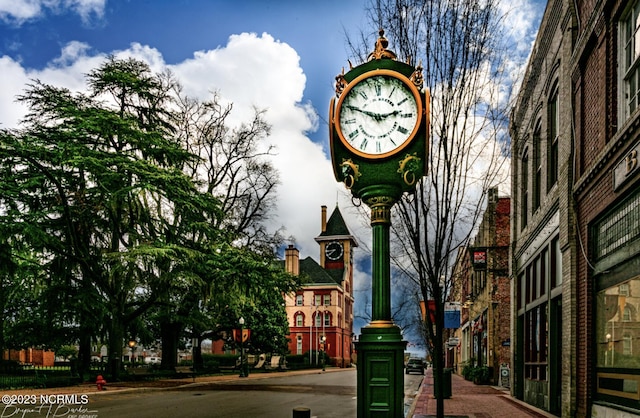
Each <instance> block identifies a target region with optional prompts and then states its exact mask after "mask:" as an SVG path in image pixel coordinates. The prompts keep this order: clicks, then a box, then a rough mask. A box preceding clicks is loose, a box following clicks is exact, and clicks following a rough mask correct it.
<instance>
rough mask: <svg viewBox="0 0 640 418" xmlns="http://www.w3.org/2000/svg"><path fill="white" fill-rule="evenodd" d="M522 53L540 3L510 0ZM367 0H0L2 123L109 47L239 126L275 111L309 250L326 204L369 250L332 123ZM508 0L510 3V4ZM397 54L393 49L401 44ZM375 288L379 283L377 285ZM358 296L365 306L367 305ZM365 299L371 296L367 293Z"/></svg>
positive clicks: (288, 198) (286, 219)
mask: <svg viewBox="0 0 640 418" xmlns="http://www.w3.org/2000/svg"><path fill="white" fill-rule="evenodd" d="M504 2H505V5H504V7H505V10H507V11H508V12H509V19H508V22H509V25H510V28H511V32H512V36H513V37H514V42H515V43H517V44H518V46H517V49H516V50H517V51H518V52H519V53H521V54H525V55H527V54H528V53H529V52H528V51H529V50H530V48H531V44H532V42H533V40H534V37H535V33H536V32H537V29H538V25H539V20H540V17H541V14H542V12H543V9H544V2H542V1H541V0H504ZM368 3H369V1H368V0H323V1H317V0H273V1H267V0H235V1H216V0H0V74H2V77H0V127H4V128H15V127H17V126H18V122H19V120H20V118H21V117H22V116H23V115H24V112H25V109H24V108H22V107H21V106H20V105H18V104H16V103H15V101H14V100H15V96H16V95H18V94H20V93H22V92H23V89H24V88H25V86H26V84H27V83H29V82H30V80H33V79H39V80H41V81H43V82H45V83H48V84H53V85H56V86H60V87H67V88H69V89H71V90H77V91H81V90H83V89H84V87H85V86H84V75H85V74H86V73H88V72H89V71H90V70H91V69H93V68H96V67H97V66H98V65H100V63H101V62H102V61H103V60H104V59H105V57H106V56H107V55H108V54H114V55H116V56H133V57H136V58H139V59H143V60H145V61H147V62H148V63H149V64H150V65H151V67H152V69H154V70H156V71H162V70H164V69H170V70H171V71H172V72H173V73H174V74H175V75H176V76H177V78H178V79H179V80H180V82H181V83H182V84H183V86H184V91H185V92H186V93H187V94H189V95H191V96H193V97H198V98H202V99H205V98H210V97H211V94H212V92H216V93H217V94H218V95H219V97H220V98H221V99H222V100H223V101H226V102H229V103H233V106H234V107H233V115H232V118H231V122H235V123H240V122H242V121H247V120H249V119H248V118H249V117H250V115H251V114H252V112H253V110H252V109H253V106H257V107H258V108H261V109H266V112H267V113H266V118H267V120H268V121H269V122H270V123H271V124H272V127H273V128H272V135H271V137H270V141H271V142H272V144H274V145H275V146H276V147H277V150H278V155H277V156H276V157H275V159H274V162H275V165H276V166H278V167H279V168H280V176H281V181H282V184H281V186H280V188H279V191H278V193H279V197H278V208H277V214H276V215H275V216H274V218H273V219H272V220H271V223H272V225H271V226H272V228H273V229H278V228H281V227H284V228H285V234H286V235H291V236H293V237H294V238H295V241H294V243H295V244H296V246H297V247H298V248H299V249H300V251H301V256H302V257H306V256H312V257H314V258H316V259H318V258H319V249H318V248H319V247H318V245H317V243H316V242H315V241H314V239H313V238H314V237H316V236H317V235H318V234H319V233H320V207H321V205H327V206H328V208H329V210H330V211H332V210H333V208H334V206H335V205H336V204H339V206H340V208H341V211H342V213H343V215H344V217H345V220H346V221H347V223H348V225H349V227H350V229H351V231H352V233H353V234H354V235H355V236H356V237H358V239H359V241H360V242H361V248H363V247H367V246H368V242H369V241H370V231H369V230H368V229H367V228H366V226H365V225H364V224H366V221H363V219H362V217H361V216H359V215H358V214H357V213H356V211H355V210H354V209H353V205H352V202H351V199H350V195H349V193H348V192H347V191H346V190H345V189H344V187H343V186H342V185H340V184H337V183H336V182H335V180H334V178H333V172H332V169H331V163H330V156H329V155H328V149H329V146H328V130H327V127H326V119H327V114H328V106H329V100H330V99H331V97H332V96H333V95H334V78H335V76H336V75H337V74H338V73H340V71H341V69H342V67H348V64H347V59H348V58H349V51H348V50H347V47H346V41H345V37H346V33H348V34H349V35H351V36H354V37H357V36H358V35H359V33H360V31H364V32H365V33H366V34H368V35H369V36H370V37H371V39H372V45H371V47H372V48H373V40H375V37H376V35H377V31H378V28H371V27H367V19H366V17H365V16H366V13H365V7H366V5H367V4H368ZM506 3H508V4H506ZM390 48H391V49H394V46H393V44H391V45H390ZM355 256H356V258H359V262H358V263H357V265H356V272H355V277H356V286H355V287H356V289H358V288H361V289H369V286H368V284H367V283H368V281H369V280H370V279H369V273H368V272H367V271H366V270H367V269H368V268H367V265H368V263H367V262H366V259H367V257H368V255H367V254H366V253H365V252H364V251H362V252H359V253H356V254H355ZM366 291H369V290H366ZM357 299H358V298H357V296H356V309H358V301H357ZM363 299H365V298H363Z"/></svg>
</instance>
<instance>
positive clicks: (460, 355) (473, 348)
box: [446, 189, 511, 384]
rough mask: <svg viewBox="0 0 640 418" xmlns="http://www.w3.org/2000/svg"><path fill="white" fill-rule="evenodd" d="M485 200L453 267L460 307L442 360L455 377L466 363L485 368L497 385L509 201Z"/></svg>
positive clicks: (504, 360)
mask: <svg viewBox="0 0 640 418" xmlns="http://www.w3.org/2000/svg"><path fill="white" fill-rule="evenodd" d="M487 201H488V203H487V208H486V210H485V212H484V214H483V217H482V222H481V223H480V226H479V228H478V233H477V235H476V237H475V239H474V240H473V244H472V245H471V246H469V247H468V248H464V249H462V250H461V251H459V253H458V257H457V261H456V265H455V267H454V283H455V286H454V289H453V291H452V292H451V295H452V297H453V298H454V300H457V301H459V302H460V304H461V315H460V329H459V330H457V331H455V332H453V334H454V336H455V339H454V342H457V343H458V344H457V345H454V344H448V347H447V350H446V359H447V360H448V362H449V363H448V366H450V367H451V366H453V367H454V370H456V371H457V373H461V371H462V367H461V365H462V364H465V363H473V364H474V365H476V366H487V367H489V370H490V373H491V381H492V382H493V383H494V384H501V383H502V382H501V379H500V375H499V373H500V370H501V369H506V370H509V369H510V363H511V353H510V337H511V330H510V326H509V325H510V313H511V288H510V286H511V282H510V280H509V230H510V226H509V225H510V210H511V203H510V202H511V199H510V198H509V197H499V196H498V189H491V190H489V192H488V195H487ZM454 350H455V354H454ZM452 362H455V363H456V364H452ZM456 366H457V367H456Z"/></svg>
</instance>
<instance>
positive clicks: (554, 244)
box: [549, 238, 562, 289]
mask: <svg viewBox="0 0 640 418" xmlns="http://www.w3.org/2000/svg"><path fill="white" fill-rule="evenodd" d="M550 262H551V264H550V266H549V274H550V275H551V277H550V282H551V289H554V288H556V287H557V286H560V285H561V284H562V253H561V252H560V239H559V238H554V239H553V241H551V260H550Z"/></svg>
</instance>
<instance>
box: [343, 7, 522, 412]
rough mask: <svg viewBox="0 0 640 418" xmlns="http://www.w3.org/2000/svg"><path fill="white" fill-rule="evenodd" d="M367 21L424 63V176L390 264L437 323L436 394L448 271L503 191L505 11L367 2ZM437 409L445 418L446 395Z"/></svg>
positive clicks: (428, 338)
mask: <svg viewBox="0 0 640 418" xmlns="http://www.w3.org/2000/svg"><path fill="white" fill-rule="evenodd" d="M368 16H369V19H370V22H371V24H372V25H374V28H373V29H374V30H373V31H372V32H371V34H372V35H373V34H374V33H375V32H377V30H378V28H383V29H384V30H385V33H386V36H387V37H388V38H389V45H390V47H391V49H394V50H395V52H396V54H397V55H398V57H399V58H398V59H399V60H403V61H407V62H410V63H413V64H414V65H415V64H416V63H419V62H421V63H422V67H423V69H424V83H425V86H427V87H428V88H429V90H430V93H431V108H430V119H431V127H430V133H429V136H430V149H429V153H428V161H427V162H428V173H427V175H426V176H425V177H424V178H423V179H422V181H421V182H420V183H419V185H418V187H417V190H416V192H415V194H413V195H407V196H404V197H403V199H401V201H400V202H398V203H397V204H396V211H395V213H394V219H393V227H392V231H393V236H394V242H393V243H392V245H393V249H392V263H393V264H394V266H395V268H396V274H397V275H399V276H401V277H404V278H406V279H408V280H410V281H412V282H413V283H415V284H416V285H417V287H418V289H419V292H420V297H421V299H422V300H423V301H427V300H434V301H435V323H432V320H431V318H430V315H426V318H425V321H426V323H425V326H424V327H423V329H424V331H425V335H424V338H425V342H426V345H427V347H428V348H429V349H430V352H431V354H432V356H433V361H434V370H435V373H434V377H435V385H436V393H437V394H440V395H442V393H443V392H442V389H443V363H444V359H443V329H444V301H445V299H446V297H447V295H448V294H449V293H450V291H451V290H452V286H453V284H454V278H453V275H452V265H453V262H454V261H455V256H456V254H457V251H458V249H459V248H460V247H461V246H466V245H467V243H468V241H469V239H470V237H471V235H472V234H473V229H474V227H475V226H476V225H477V224H478V222H479V220H480V218H481V215H482V211H483V208H484V205H483V203H482V202H483V200H484V199H485V195H486V192H487V190H488V189H489V188H491V187H494V186H495V185H497V184H499V183H501V182H503V183H504V184H507V185H508V181H507V175H506V174H505V173H507V170H508V159H507V158H508V151H507V150H508V147H509V146H508V137H507V117H508V108H509V106H510V104H509V103H510V91H511V90H510V87H509V86H510V83H509V82H508V79H507V77H508V75H509V74H507V72H506V71H505V69H506V68H507V65H505V62H506V57H507V56H506V54H505V51H506V49H505V48H504V45H503V44H502V42H503V39H504V38H503V36H502V35H501V33H502V30H501V25H502V22H503V15H502V13H501V10H500V9H499V7H498V3H497V0H431V1H426V2H425V1H422V0H372V1H371V3H370V4H369V8H368ZM368 36H369V35H367V34H362V35H361V38H362V39H367V38H368ZM367 44H369V45H371V44H373V43H372V42H367ZM349 45H350V46H351V47H352V52H353V55H354V57H353V59H361V57H363V56H364V54H363V53H362V51H363V49H362V47H356V45H360V44H358V43H356V42H349ZM437 410H438V416H439V417H442V416H443V413H444V403H443V399H442V396H438V400H437Z"/></svg>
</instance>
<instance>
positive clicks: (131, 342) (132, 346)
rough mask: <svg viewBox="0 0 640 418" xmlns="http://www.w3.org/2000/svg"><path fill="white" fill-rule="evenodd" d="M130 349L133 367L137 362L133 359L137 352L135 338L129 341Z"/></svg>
mask: <svg viewBox="0 0 640 418" xmlns="http://www.w3.org/2000/svg"><path fill="white" fill-rule="evenodd" d="M129 348H130V349H131V365H132V366H133V364H134V361H135V360H134V358H133V354H134V353H135V351H136V340H134V339H133V338H132V339H130V340H129Z"/></svg>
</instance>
